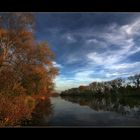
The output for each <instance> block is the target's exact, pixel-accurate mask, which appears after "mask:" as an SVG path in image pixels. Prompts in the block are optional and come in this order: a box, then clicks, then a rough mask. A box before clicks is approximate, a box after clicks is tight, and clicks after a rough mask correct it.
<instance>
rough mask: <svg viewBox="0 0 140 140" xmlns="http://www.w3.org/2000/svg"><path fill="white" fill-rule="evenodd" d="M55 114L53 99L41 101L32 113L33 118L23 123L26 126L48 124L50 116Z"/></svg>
mask: <svg viewBox="0 0 140 140" xmlns="http://www.w3.org/2000/svg"><path fill="white" fill-rule="evenodd" d="M52 115H53V106H52V104H51V100H50V99H49V98H48V99H46V100H42V101H40V102H39V103H38V104H37V105H36V108H35V109H34V111H33V113H32V119H31V120H26V121H24V122H23V124H22V125H24V126H43V125H44V126H47V125H48V122H49V120H50V118H51V117H52Z"/></svg>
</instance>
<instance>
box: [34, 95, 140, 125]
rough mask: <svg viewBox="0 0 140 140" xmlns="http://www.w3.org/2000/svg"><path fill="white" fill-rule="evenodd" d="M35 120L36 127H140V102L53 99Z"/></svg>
mask: <svg viewBox="0 0 140 140" xmlns="http://www.w3.org/2000/svg"><path fill="white" fill-rule="evenodd" d="M40 112H41V113H40ZM38 113H39V115H38ZM34 118H35V120H36V123H32V125H37V126H53V127H61V126H67V127H69V126H76V127H77V126H140V99H133V100H132V99H129V98H128V99H125V100H124V99H123V100H122V99H121V100H120V99H110V98H109V99H104V98H100V99H96V98H93V99H92V98H84V97H83V98H81V97H65V98H62V97H51V98H50V101H49V102H48V103H47V102H46V103H45V104H43V105H41V106H39V107H38V109H37V113H36V115H34ZM34 122H35V121H34Z"/></svg>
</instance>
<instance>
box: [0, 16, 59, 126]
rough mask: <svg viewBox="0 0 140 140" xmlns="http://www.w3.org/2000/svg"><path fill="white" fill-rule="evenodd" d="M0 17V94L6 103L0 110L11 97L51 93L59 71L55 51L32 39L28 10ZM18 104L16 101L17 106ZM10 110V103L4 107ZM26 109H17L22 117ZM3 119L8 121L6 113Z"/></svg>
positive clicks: (0, 109) (31, 24)
mask: <svg viewBox="0 0 140 140" xmlns="http://www.w3.org/2000/svg"><path fill="white" fill-rule="evenodd" d="M0 19H1V20H0V96H2V98H4V99H6V103H3V105H2V106H0V113H1V111H2V108H4V105H6V104H10V103H11V99H12V100H14V99H15V98H17V97H20V99H22V96H23V97H25V96H27V95H30V97H31V98H33V97H32V95H47V94H48V93H50V92H51V91H52V90H53V79H54V77H55V76H56V74H57V72H58V70H57V69H56V68H54V67H53V64H52V61H53V59H54V54H53V52H52V51H51V50H50V48H49V47H48V44H47V43H44V42H43V43H38V42H37V41H36V39H35V38H34V34H33V30H34V28H33V25H34V22H33V15H32V14H31V13H3V14H1V18H0ZM8 99H9V100H8ZM23 100H24V98H23ZM2 102H5V100H1V101H0V103H2ZM20 103H21V102H20V101H19V102H15V104H17V108H18V107H20ZM24 104H27V103H24ZM24 104H23V105H24ZM25 106H26V105H25ZM26 107H27V106H26ZM27 108H28V107H27ZM12 110H13V111H14V109H13V108H12V106H11V108H9V110H8V109H7V111H8V112H10V111H11V112H12ZM25 110H26V109H25ZM25 110H24V109H21V110H20V109H19V112H18V113H19V114H20V113H21V114H24V115H23V118H26V117H27V116H28V115H26V113H24V111H25ZM5 111H6V110H5ZM22 111H23V112H22ZM30 111H31V110H30ZM30 113H31V112H30ZM5 114H6V113H5ZM9 115H10V114H9ZM21 116H22V115H21ZM5 118H6V121H5V122H8V116H5V115H1V122H0V124H1V123H2V122H3V121H4V119H5ZM21 118H22V117H21ZM3 123H4V122H3ZM3 123H2V124H3ZM9 124H10V123H9ZM13 124H15V125H16V123H14V122H13Z"/></svg>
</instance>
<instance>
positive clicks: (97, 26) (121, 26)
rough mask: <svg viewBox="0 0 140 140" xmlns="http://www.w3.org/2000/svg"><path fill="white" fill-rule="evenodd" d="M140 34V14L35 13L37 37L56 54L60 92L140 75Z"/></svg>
mask: <svg viewBox="0 0 140 140" xmlns="http://www.w3.org/2000/svg"><path fill="white" fill-rule="evenodd" d="M139 31H140V13H127V12H126V13H121V12H119V13H115V12H109V13H103V12H96V13H94V12H88V13H82V12H75V13H67V12H65V13H64V12H63V13H61V12H60V13H59V12H58V13H51V12H47V13H36V33H35V35H36V38H37V40H38V41H42V40H46V41H47V42H48V44H49V47H50V48H51V49H52V50H53V51H54V52H55V55H56V59H55V61H54V62H53V65H54V66H56V67H58V68H59V75H58V76H57V77H56V79H55V85H56V88H55V90H56V91H59V92H60V91H63V90H66V89H69V88H73V87H78V86H80V85H88V84H90V83H91V82H94V81H97V82H101V81H108V80H112V79H115V78H119V77H128V76H130V75H134V74H136V73H138V72H140V71H139V67H140V55H139V54H140V46H139V44H140V39H139V37H140V32H139Z"/></svg>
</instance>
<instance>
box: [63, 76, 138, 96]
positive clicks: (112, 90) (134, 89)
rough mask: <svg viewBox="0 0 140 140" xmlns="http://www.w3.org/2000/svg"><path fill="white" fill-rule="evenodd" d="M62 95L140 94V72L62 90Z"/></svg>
mask: <svg viewBox="0 0 140 140" xmlns="http://www.w3.org/2000/svg"><path fill="white" fill-rule="evenodd" d="M60 95H61V96H99V97H100V96H105V97H107V96H112V95H115V96H116V95H125V96H139V95H140V74H135V75H134V76H129V77H128V78H117V79H114V80H110V81H104V82H92V83H91V84H89V85H87V86H82V85H81V86H79V87H77V88H71V89H68V90H65V91H62V92H61V94H60Z"/></svg>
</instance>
